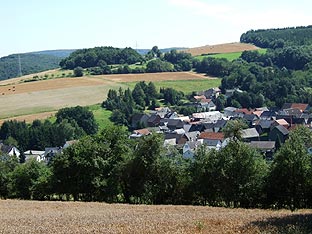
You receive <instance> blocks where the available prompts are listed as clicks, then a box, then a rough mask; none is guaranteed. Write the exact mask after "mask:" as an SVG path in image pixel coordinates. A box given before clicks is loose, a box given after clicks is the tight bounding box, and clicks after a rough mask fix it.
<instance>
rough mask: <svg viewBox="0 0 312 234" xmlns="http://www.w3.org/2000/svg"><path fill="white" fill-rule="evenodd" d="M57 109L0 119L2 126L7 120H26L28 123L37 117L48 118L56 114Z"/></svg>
mask: <svg viewBox="0 0 312 234" xmlns="http://www.w3.org/2000/svg"><path fill="white" fill-rule="evenodd" d="M55 113H56V111H49V112H42V113H37V114H30V115H21V116H17V117H12V118H8V119H0V126H1V125H2V124H3V122H4V121H6V120H17V121H25V122H26V123H31V122H33V121H34V120H36V119H47V118H50V117H52V116H54V115H55Z"/></svg>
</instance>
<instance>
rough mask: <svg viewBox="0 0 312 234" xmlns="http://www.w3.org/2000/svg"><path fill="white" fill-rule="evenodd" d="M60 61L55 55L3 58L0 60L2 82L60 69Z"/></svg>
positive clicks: (24, 55) (15, 55)
mask: <svg viewBox="0 0 312 234" xmlns="http://www.w3.org/2000/svg"><path fill="white" fill-rule="evenodd" d="M60 60H61V58H59V57H56V56H53V55H47V54H31V53H26V54H19V55H18V54H14V55H9V56H6V57H2V58H0V80H6V79H9V78H13V77H18V76H20V75H28V74H32V73H37V72H41V71H46V70H50V69H54V68H58V67H59V62H60ZM20 68H21V70H20ZM20 71H21V74H20Z"/></svg>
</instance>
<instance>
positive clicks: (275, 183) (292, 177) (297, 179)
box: [268, 127, 312, 210]
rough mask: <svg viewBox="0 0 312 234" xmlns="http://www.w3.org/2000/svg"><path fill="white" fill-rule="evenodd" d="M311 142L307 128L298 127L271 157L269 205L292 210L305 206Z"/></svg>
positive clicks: (308, 186) (308, 183) (308, 181)
mask: <svg viewBox="0 0 312 234" xmlns="http://www.w3.org/2000/svg"><path fill="white" fill-rule="evenodd" d="M311 140H312V135H311V132H310V131H309V129H307V128H305V127H298V128H297V129H295V130H294V131H293V132H291V133H290V135H289V139H288V140H287V141H286V142H285V143H284V144H283V145H282V146H281V148H280V150H279V151H278V152H277V153H276V154H275V155H274V161H273V164H272V169H271V172H270V176H269V188H268V197H269V202H270V203H271V204H277V206H278V207H280V208H281V207H290V208H291V209H292V210H293V209H298V208H302V207H305V206H306V199H308V191H309V188H310V186H311V180H310V176H311V169H312V165H311V156H310V155H309V154H308V151H307V147H309V146H310V145H311V142H312V141H311Z"/></svg>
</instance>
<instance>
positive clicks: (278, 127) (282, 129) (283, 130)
mask: <svg viewBox="0 0 312 234" xmlns="http://www.w3.org/2000/svg"><path fill="white" fill-rule="evenodd" d="M275 128H276V129H277V130H278V131H279V132H281V133H282V134H283V135H288V134H289V131H288V130H287V129H286V128H285V127H284V126H282V125H277V126H276V127H275Z"/></svg>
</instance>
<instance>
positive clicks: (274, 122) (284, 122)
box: [272, 119, 290, 128]
mask: <svg viewBox="0 0 312 234" xmlns="http://www.w3.org/2000/svg"><path fill="white" fill-rule="evenodd" d="M277 125H281V126H283V127H285V128H288V127H289V126H290V124H289V123H288V122H287V121H286V120H285V119H277V120H274V121H273V124H272V126H277Z"/></svg>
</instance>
